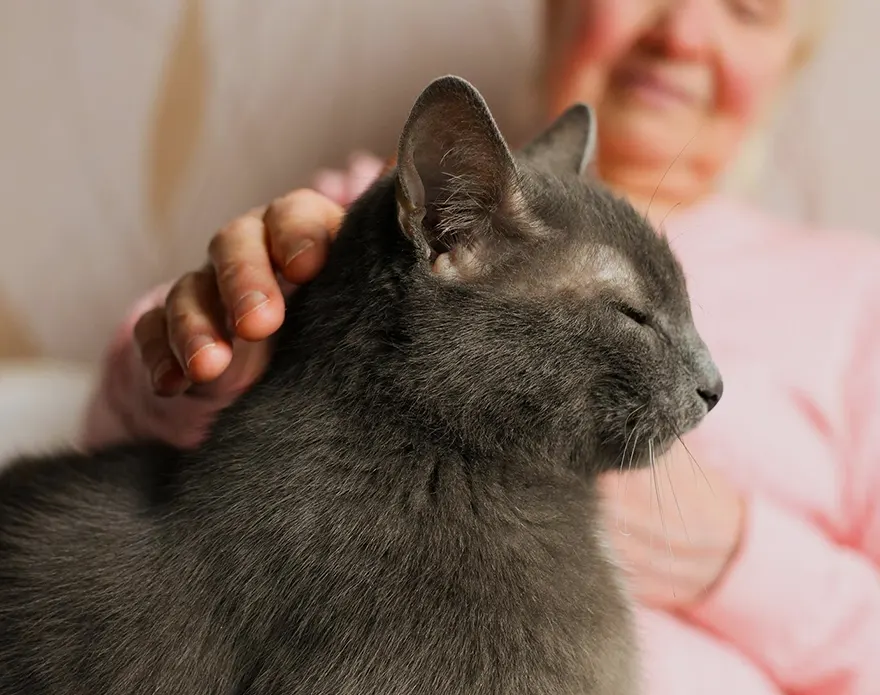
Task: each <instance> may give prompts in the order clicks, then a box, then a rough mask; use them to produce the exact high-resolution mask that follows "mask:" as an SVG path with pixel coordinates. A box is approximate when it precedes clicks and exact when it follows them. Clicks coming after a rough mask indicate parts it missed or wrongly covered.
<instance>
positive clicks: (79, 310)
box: [0, 0, 536, 359]
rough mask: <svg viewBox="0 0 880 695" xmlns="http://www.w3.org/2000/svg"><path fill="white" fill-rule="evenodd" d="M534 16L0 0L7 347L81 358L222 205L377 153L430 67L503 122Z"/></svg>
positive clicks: (193, 251)
mask: <svg viewBox="0 0 880 695" xmlns="http://www.w3.org/2000/svg"><path fill="white" fill-rule="evenodd" d="M257 8H258V9H257ZM535 24H536V23H535V16H534V10H533V3H532V2H531V0H490V1H489V2H480V3H477V2H473V0H444V2H443V3H421V2H412V1H411V0H406V1H400V0H397V1H395V0H356V1H355V0H260V2H259V3H254V2H252V1H251V0H64V1H63V2H59V0H5V1H4V2H0V94H2V108H0V152H2V154H3V156H2V159H0V211H2V214H3V225H2V227H0V234H2V237H0V249H2V250H0V356H11V355H13V356H14V355H18V354H23V353H24V354H32V353H34V352H40V353H43V354H51V355H53V356H60V357H68V358H84V359H88V358H92V357H94V356H95V355H96V354H98V352H99V350H100V348H101V346H102V345H103V344H104V343H105V342H106V340H107V338H108V336H109V334H110V331H111V330H112V327H113V324H114V323H115V321H116V320H118V318H119V316H120V314H121V312H123V311H124V309H125V307H126V306H127V304H128V303H129V302H130V301H132V300H133V298H135V297H136V296H137V295H138V294H139V293H140V292H142V291H143V290H144V289H145V288H147V287H149V286H151V285H152V284H154V283H156V282H158V281H160V280H163V279H165V278H167V277H171V276H174V275H176V274H178V273H179V272H181V271H182V270H183V269H185V268H187V267H189V266H191V265H193V264H194V263H197V262H199V261H200V260H201V257H202V254H203V251H204V247H205V245H206V243H207V240H208V238H209V236H210V235H211V234H212V233H213V231H214V230H215V228H216V227H217V226H218V225H219V224H221V223H222V222H224V221H225V220H227V219H228V218H229V217H230V216H231V215H233V214H235V213H237V212H240V211H242V210H245V209H247V208H248V207H250V206H252V205H254V204H256V203H260V202H263V201H265V200H266V199H267V198H270V197H271V196H273V195H276V194H279V193H281V192H283V191H285V190H287V189H289V188H290V187H292V186H295V185H300V184H305V183H307V182H308V181H309V176H310V174H311V172H313V171H314V170H315V169H316V168H317V167H318V166H319V165H322V164H325V165H326V164H341V163H342V162H343V161H344V157H345V155H346V154H347V153H348V152H349V151H350V150H351V149H352V148H354V147H356V146H362V147H370V148H372V149H375V150H377V151H382V152H388V153H389V154H390V153H391V152H392V149H393V146H394V144H395V138H396V136H397V132H398V130H399V128H400V126H401V125H402V120H403V118H404V117H405V116H406V113H407V110H408V108H409V106H410V105H411V102H412V100H413V99H414V98H415V96H416V95H417V94H418V91H419V90H420V89H421V88H422V87H423V86H424V85H425V84H426V83H427V81H428V80H430V79H431V78H432V77H435V76H436V75H437V74H438V73H443V72H456V73H460V74H463V75H465V76H467V77H469V78H471V79H472V80H473V81H475V82H476V83H477V84H478V85H479V86H480V87H482V88H484V89H485V92H486V95H487V98H488V99H489V100H490V102H491V103H492V104H493V106H495V107H496V108H497V109H499V112H500V114H501V115H502V116H503V118H502V120H503V122H504V124H505V127H506V128H508V129H511V130H515V129H516V128H517V127H519V126H518V125H517V124H518V123H520V122H521V120H522V116H523V115H524V113H525V112H524V111H522V110H521V109H520V108H519V105H518V103H517V101H518V99H521V97H522V93H523V88H522V87H521V88H520V89H519V90H512V89H509V86H510V85H511V84H514V85H526V84H527V83H528V80H527V79H526V78H527V74H528V71H529V70H530V65H531V61H530V55H529V53H528V51H527V50H523V47H524V46H526V45H528V44H529V43H530V36H529V32H530V31H531V30H532V28H533V27H534V26H535ZM524 103H531V100H528V101H526V102H524Z"/></svg>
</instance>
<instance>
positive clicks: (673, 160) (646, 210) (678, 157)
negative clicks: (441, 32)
mask: <svg viewBox="0 0 880 695" xmlns="http://www.w3.org/2000/svg"><path fill="white" fill-rule="evenodd" d="M702 129H703V126H702V125H701V126H700V127H699V128H697V130H696V132H695V133H694V134H693V135H691V137H690V140H688V141H687V142H686V143H685V144H684V147H682V148H681V150H679V152H678V154H677V155H675V157H673V159H672V161H671V162H669V166H668V167H666V171H664V172H663V175H662V176H661V177H660V180H659V181H658V182H657V186H656V187H655V188H654V192H653V193H652V194H651V199H650V200H649V201H648V207H646V208H645V217H644V219H645V222H647V221H648V214H649V213H650V212H651V205H653V204H654V198H655V197H656V196H657V192H658V191H659V190H660V186H662V185H663V181H664V180H665V179H666V176H667V175H668V174H669V172H670V171H671V170H672V167H674V166H675V163H676V162H677V161H678V160H679V159H680V158H681V156H682V155H683V154H684V153H685V150H687V148H688V147H690V145H691V143H692V142H693V141H694V140H695V139H696V137H697V135H699V134H700V131H701V130H702ZM667 214H668V213H667ZM664 219H665V218H664Z"/></svg>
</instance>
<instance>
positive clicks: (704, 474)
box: [675, 434, 715, 495]
mask: <svg viewBox="0 0 880 695" xmlns="http://www.w3.org/2000/svg"><path fill="white" fill-rule="evenodd" d="M675 438H676V439H678V442H679V444H681V445H682V446H683V447H684V450H685V451H686V452H687V455H688V457H690V460H691V467H692V468H693V466H696V467H697V470H698V471H699V472H700V475H701V476H703V480H704V481H705V483H706V485H708V486H709V491H710V492H711V493H712V494H713V495H714V494H715V490H714V489H713V488H712V483H711V482H710V481H709V478H708V476H707V475H706V472H705V471H704V470H703V467H702V466H701V465H700V462H699V461H697V459H696V458H694V455H693V454H692V453H691V450H690V449H688V446H687V444H685V443H684V440H683V439H682V438H681V435H679V434H676V435H675Z"/></svg>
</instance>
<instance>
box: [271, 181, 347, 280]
mask: <svg viewBox="0 0 880 695" xmlns="http://www.w3.org/2000/svg"><path fill="white" fill-rule="evenodd" d="M344 215H345V211H344V210H343V208H341V207H340V206H339V205H337V204H336V203H334V202H333V201H332V200H330V199H329V198H327V197H325V196H323V195H321V194H320V193H318V192H316V191H312V190H309V189H306V188H303V189H299V190H296V191H293V192H292V193H288V194H287V195H286V196H283V197H281V198H278V199H276V200H275V201H274V202H273V203H272V204H271V205H269V207H268V208H267V210H266V213H265V215H264V216H263V223H264V224H265V227H266V234H267V235H268V237H269V249H270V253H271V255H272V260H273V262H274V263H275V266H276V267H277V268H278V269H279V270H280V271H281V274H282V275H283V276H284V279H285V280H287V281H288V282H292V283H294V284H297V285H301V284H303V283H306V282H308V281H309V280H312V279H313V278H314V277H315V276H316V275H317V274H318V272H319V271H320V270H321V268H322V267H323V266H324V263H325V262H326V260H327V251H328V249H329V246H330V243H331V242H332V241H333V239H334V238H335V237H336V234H337V232H338V231H339V226H340V225H341V224H342V218H343V217H344Z"/></svg>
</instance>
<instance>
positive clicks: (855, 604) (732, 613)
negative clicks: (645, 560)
mask: <svg viewBox="0 0 880 695" xmlns="http://www.w3.org/2000/svg"><path fill="white" fill-rule="evenodd" d="M747 523H748V530H747V534H746V538H745V543H744V545H743V547H742V548H741V552H740V555H739V557H738V559H737V562H736V564H735V565H734V566H733V567H731V569H730V571H729V574H728V575H727V576H726V577H725V580H724V581H723V583H722V584H721V585H720V586H718V587H717V588H716V590H715V592H713V594H712V595H711V597H710V599H709V600H708V601H707V602H705V603H703V604H702V605H701V606H699V607H698V608H697V609H696V610H694V611H692V613H691V618H692V619H694V620H696V621H697V622H700V623H702V624H703V625H705V626H706V627H707V628H709V629H710V630H712V631H714V632H716V633H718V634H719V635H720V636H721V637H723V638H724V639H726V640H728V641H729V642H731V643H733V644H734V645H736V647H737V648H738V649H739V650H740V651H742V652H743V653H744V654H745V655H746V656H747V657H748V658H749V659H750V660H752V661H753V662H755V663H756V664H760V665H761V666H762V667H763V668H764V669H765V670H766V671H767V672H768V673H769V674H770V676H771V677H772V678H773V680H774V681H775V682H776V683H777V684H779V685H780V686H781V687H782V688H784V689H785V690H786V691H787V692H792V693H799V694H801V695H808V694H809V695H876V693H877V692H878V691H880V658H878V657H880V578H878V574H877V570H876V568H875V567H874V566H873V565H872V564H871V562H870V561H869V560H868V559H867V558H866V557H864V556H863V555H861V554H860V553H858V552H857V551H855V550H850V549H847V548H842V547H839V546H837V545H835V544H833V543H832V542H831V541H829V540H828V539H826V538H825V537H824V536H823V535H822V534H821V533H820V532H819V530H818V529H817V528H815V527H814V526H813V525H811V524H810V523H808V522H807V521H805V520H803V519H801V518H799V517H797V516H795V515H793V514H790V513H788V512H786V511H785V510H783V509H782V508H780V507H778V506H776V505H774V504H773V503H772V502H770V501H769V500H767V499H764V498H762V497H760V496H756V497H753V498H752V500H751V507H750V511H749V517H748V521H747Z"/></svg>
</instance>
